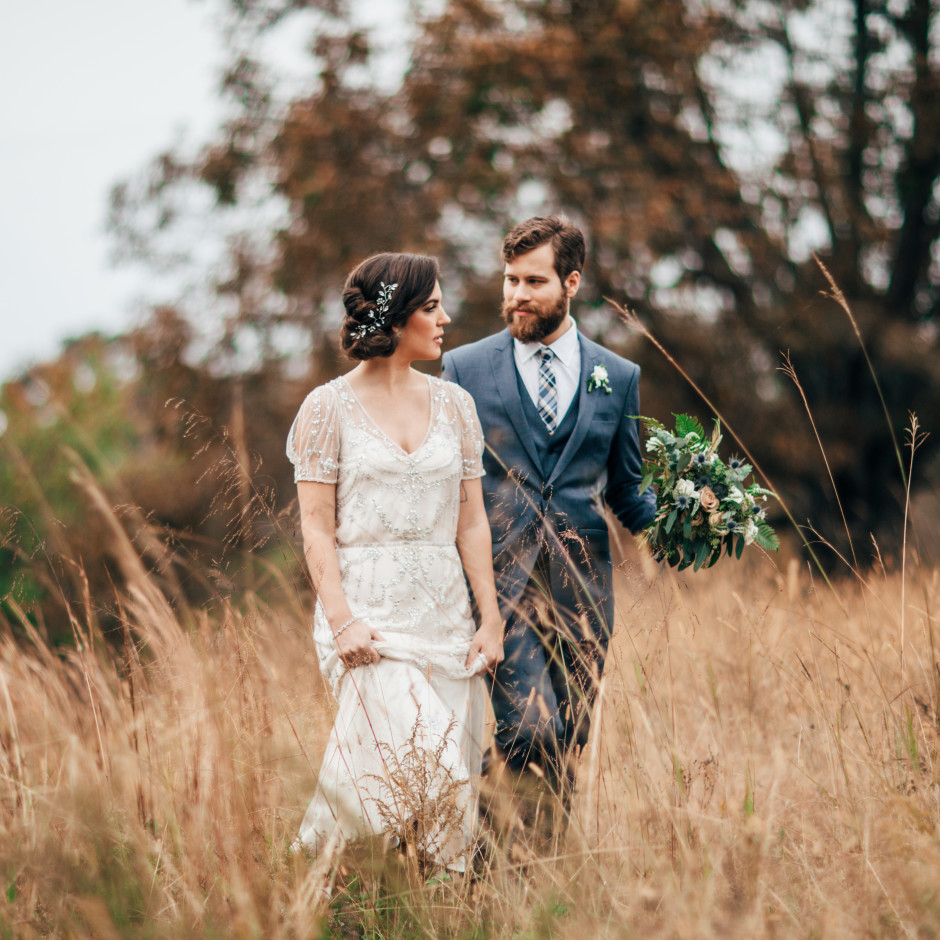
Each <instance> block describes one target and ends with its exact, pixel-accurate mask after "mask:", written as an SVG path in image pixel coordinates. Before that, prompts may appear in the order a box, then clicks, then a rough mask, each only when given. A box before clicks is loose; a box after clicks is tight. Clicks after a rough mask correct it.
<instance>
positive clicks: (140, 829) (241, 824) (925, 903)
mask: <svg viewBox="0 0 940 940" xmlns="http://www.w3.org/2000/svg"><path fill="white" fill-rule="evenodd" d="M113 531H114V539H115V554H116V555H118V556H119V557H120V559H121V567H122V573H123V575H124V577H125V580H126V583H127V589H126V591H123V592H122V595H121V601H120V608H121V618H120V619H121V625H120V629H119V630H118V631H117V635H118V639H117V640H115V639H114V638H113V637H111V638H109V640H108V641H105V639H104V638H103V637H102V636H101V634H100V628H99V626H98V619H99V618H98V614H97V608H96V601H95V599H94V598H92V597H88V598H86V603H85V604H84V605H83V607H82V608H81V609H73V610H72V618H73V623H72V626H73V630H74V635H75V638H76V642H75V645H74V646H73V647H71V648H68V649H66V650H61V649H60V650H58V651H56V652H52V651H50V650H49V649H48V648H47V646H46V644H45V643H44V642H43V640H42V639H41V638H40V637H39V636H38V635H37V634H36V632H35V631H34V630H32V628H31V627H30V626H29V622H28V620H27V619H26V618H25V616H24V617H22V618H20V622H19V624H18V630H19V631H20V633H21V636H20V637H19V638H18V639H17V640H16V641H14V640H13V639H12V638H11V637H10V636H5V637H4V638H3V640H2V648H0V882H2V883H0V888H2V896H0V933H2V935H3V936H10V937H76V938H79V937H89V938H90V937H96V938H105V940H110V938H146V937H155V938H156V937H159V938H163V937H168V938H176V937H179V938H189V937H258V938H269V937H270V938H279V937H284V938H305V937H310V938H313V937H330V936H333V937H375V938H379V937H409V938H410V937H416V938H417V937H428V938H430V937H466V938H471V937H479V938H484V937H494V938H496V937H499V938H502V937H505V938H510V937H512V938H537V937H573V938H588V937H624V938H626V937H688V938H699V937H702V938H708V937H723V938H727V937H794V938H797V937H799V938H805V937H833V938H838V937H924V938H926V937H935V936H938V935H940V769H938V760H940V753H938V729H940V725H938V711H937V709H938V696H940V666H938V653H937V648H936V646H937V644H940V630H938V628H937V626H936V625H935V624H934V622H933V619H932V618H934V616H935V612H936V611H938V610H940V572H937V571H935V570H931V569H929V568H927V567H926V566H917V565H913V564H911V565H909V566H908V570H907V574H906V578H905V579H904V580H903V581H902V578H901V576H900V574H899V573H897V572H891V573H886V572H885V571H884V570H883V569H882V568H880V567H878V568H875V569H871V570H869V571H867V572H866V573H865V574H864V576H858V577H846V576H843V577H842V578H841V579H840V580H838V581H835V582H833V585H832V586H831V587H830V586H829V585H827V583H826V581H825V580H824V579H822V578H821V577H820V576H819V574H818V573H816V574H814V573H813V571H812V570H811V569H809V568H808V567H807V566H805V565H803V566H801V565H800V564H799V563H798V562H796V561H795V560H794V561H790V562H782V561H780V560H779V559H776V558H774V559H770V558H767V557H765V556H762V555H760V554H759V553H757V552H754V553H753V555H754V557H752V558H750V559H748V558H745V560H744V562H741V563H736V562H733V561H729V560H723V561H722V562H721V563H720V564H719V565H718V566H717V567H716V568H715V569H712V570H711V571H708V572H700V573H698V574H694V575H693V574H691V573H685V574H682V575H677V574H676V573H675V572H674V571H672V570H668V569H667V570H660V569H659V568H657V567H655V566H653V565H652V563H646V562H644V561H642V560H639V559H635V560H633V561H631V562H629V563H625V564H623V565H622V566H621V568H620V572H619V577H618V584H617V589H618V618H619V622H618V625H617V629H616V634H615V639H614V644H613V652H612V655H611V657H610V659H609V661H608V667H607V670H606V673H605V680H604V685H603V689H602V693H601V696H600V702H599V705H598V712H597V714H596V724H595V734H594V737H593V738H592V745H591V747H590V748H589V751H588V752H587V753H586V754H584V755H583V757H582V766H581V768H580V775H579V778H578V791H577V794H576V797H575V816H574V819H573V822H572V825H571V828H570V831H569V834H568V838H567V840H566V842H565V843H564V845H563V847H562V849H561V850H560V851H559V852H558V853H557V854H554V855H550V856H549V857H541V858H535V857H532V856H531V855H523V854H520V853H518V852H513V853H511V855H509V856H507V855H504V854H500V853H499V852H497V853H495V854H493V855H492V856H491V858H490V859H489V861H488V862H487V865H486V867H485V870H484V871H483V872H482V874H481V876H480V877H479V878H478V879H475V880H472V881H462V880H459V879H442V878H440V877H434V876H431V877H429V876H428V875H427V873H426V872H422V871H421V870H420V869H419V867H418V866H417V865H416V864H413V863H412V862H410V861H409V860H408V859H407V858H405V857H402V856H398V855H396V856H388V857H386V858H385V859H384V860H383V859H382V858H381V857H379V858H378V860H377V859H376V857H372V858H371V859H370V857H369V856H368V853H365V854H360V855H358V856H352V855H350V856H347V857H344V858H343V859H341V860H340V863H339V864H340V866H341V867H339V868H338V869H337V868H336V867H335V866H331V865H328V864H326V861H325V860H320V861H312V862H311V861H308V860H307V859H305V858H304V857H302V856H301V857H298V856H295V855H292V854H291V853H290V851H289V844H290V841H291V839H292V838H293V836H294V834H295V832H296V828H297V826H298V824H299V821H300V818H301V816H302V814H303V811H304V809H305V807H306V803H307V801H308V799H309V797H310V795H311V792H312V789H313V786H314V782H315V778H316V769H317V764H318V759H319V755H320V753H321V751H322V748H323V746H324V744H325V738H326V734H327V733H328V729H329V724H330V718H331V701H330V696H329V694H328V692H327V691H326V690H325V688H324V686H323V684H322V683H321V681H320V678H319V673H318V670H317V664H316V660H315V655H314V651H313V646H312V642H311V640H310V638H309V633H308V616H309V603H310V598H309V596H307V594H306V592H304V591H303V590H302V589H301V590H297V589H296V588H295V586H294V583H293V582H292V581H291V579H290V578H289V577H287V576H284V575H282V574H281V573H280V572H281V571H283V570H285V569H287V568H289V567H290V565H294V566H296V560H295V559H293V557H292V556H293V554H294V551H295V550H294V549H293V548H292V547H291V546H290V545H289V544H288V542H287V540H285V542H284V545H283V546H282V552H283V554H284V556H285V559H290V563H289V564H284V565H281V566H278V565H275V564H271V565H268V566H266V567H265V568H264V569H263V571H264V573H263V574H262V575H260V576H259V578H258V584H257V585H256V587H257V590H256V591H255V592H252V593H247V594H241V595H238V596H237V597H235V596H233V597H230V598H228V599H225V598H224V597H222V596H219V597H218V598H217V599H216V601H215V602H214V603H213V604H211V605H209V606H208V607H206V608H200V609H180V608H178V607H177V608H175V609H174V608H171V606H169V605H168V604H167V602H166V601H165V600H164V598H163V596H162V594H161V593H160V592H159V591H158V590H157V588H156V586H155V585H154V583H153V581H152V579H151V577H150V576H149V574H148V573H147V571H145V569H144V567H143V565H142V563H141V562H140V560H139V558H138V556H137V554H136V553H135V551H134V549H133V548H132V546H131V543H130V542H129V541H127V540H126V539H125V538H124V537H123V536H122V534H121V530H120V529H119V527H115V528H114V530H113ZM261 597H264V598H265V600H264V601H262V600H261V599H260V598H261ZM112 603H113V601H112ZM8 615H10V616H12V617H13V618H16V617H17V613H16V611H15V610H14V609H13V608H11V609H10V611H8ZM27 634H28V635H27ZM598 730H599V733H598ZM331 886H332V894H331V891H330V888H331Z"/></svg>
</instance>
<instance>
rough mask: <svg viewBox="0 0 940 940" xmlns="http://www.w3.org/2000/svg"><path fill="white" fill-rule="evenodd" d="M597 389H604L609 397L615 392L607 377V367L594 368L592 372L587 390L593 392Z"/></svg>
mask: <svg viewBox="0 0 940 940" xmlns="http://www.w3.org/2000/svg"><path fill="white" fill-rule="evenodd" d="M597 388H602V389H603V390H604V391H605V392H607V394H608V395H609V394H610V393H611V392H612V391H613V389H612V388H611V387H610V379H609V378H608V376H607V366H594V369H593V370H592V372H591V377H590V378H589V379H588V384H587V390H588V391H589V392H593V391H594V390H595V389H597Z"/></svg>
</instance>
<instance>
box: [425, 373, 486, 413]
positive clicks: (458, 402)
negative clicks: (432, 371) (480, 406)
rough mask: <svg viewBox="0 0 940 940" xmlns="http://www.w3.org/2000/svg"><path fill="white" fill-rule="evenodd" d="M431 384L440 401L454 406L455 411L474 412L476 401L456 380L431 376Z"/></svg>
mask: <svg viewBox="0 0 940 940" xmlns="http://www.w3.org/2000/svg"><path fill="white" fill-rule="evenodd" d="M430 378H431V386H432V388H435V389H436V390H437V394H438V396H439V397H440V399H441V401H442V402H443V403H444V404H446V405H450V406H451V407H453V408H455V409H456V410H457V411H459V412H461V413H463V414H467V413H474V414H475V413H476V403H475V402H474V401H473V396H471V394H470V393H469V392H468V391H467V390H466V389H465V388H462V387H461V386H459V385H458V384H457V383H456V382H449V381H448V380H447V379H440V378H437V377H436V376H431V377H430Z"/></svg>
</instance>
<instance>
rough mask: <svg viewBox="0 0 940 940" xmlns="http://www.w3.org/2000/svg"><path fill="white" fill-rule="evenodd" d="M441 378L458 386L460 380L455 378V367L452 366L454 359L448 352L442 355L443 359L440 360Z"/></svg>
mask: <svg viewBox="0 0 940 940" xmlns="http://www.w3.org/2000/svg"><path fill="white" fill-rule="evenodd" d="M441 378H442V379H445V380H446V381H448V382H456V383H457V384H458V385H460V379H459V378H458V377H457V366H456V365H455V364H454V357H453V356H452V355H451V354H450V353H449V352H446V353H444V358H443V359H442V360H441Z"/></svg>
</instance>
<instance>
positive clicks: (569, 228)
mask: <svg viewBox="0 0 940 940" xmlns="http://www.w3.org/2000/svg"><path fill="white" fill-rule="evenodd" d="M546 243H551V246H552V251H553V252H554V253H555V271H556V272H557V274H558V280H560V281H561V283H562V284H564V283H565V279H566V278H567V277H568V275H569V274H571V272H572V271H578V272H580V271H581V270H582V269H583V268H584V235H583V234H582V232H581V229H579V228H578V226H577V225H575V224H574V223H573V222H572V221H570V220H569V219H566V218H565V217H564V216H563V215H562V216H559V215H546V216H541V215H537V216H533V217H532V218H531V219H526V220H525V222H520V223H519V224H518V225H517V226H516V227H515V228H514V229H513V230H512V231H511V232H510V233H509V234H508V235H507V236H506V237H505V238H504V239H503V261H505V262H509V261H514V260H515V259H516V258H518V257H519V255H524V254H526V253H527V252H529V251H534V250H535V249H536V248H539V247H541V246H542V245H544V244H546Z"/></svg>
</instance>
